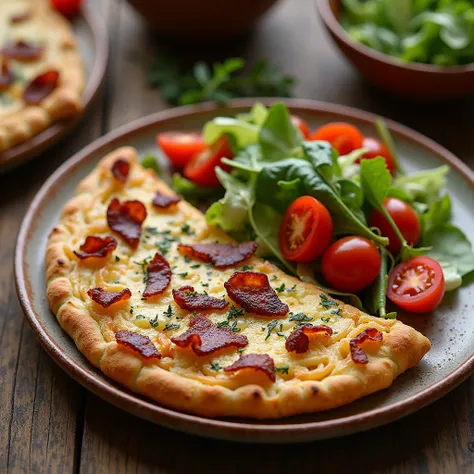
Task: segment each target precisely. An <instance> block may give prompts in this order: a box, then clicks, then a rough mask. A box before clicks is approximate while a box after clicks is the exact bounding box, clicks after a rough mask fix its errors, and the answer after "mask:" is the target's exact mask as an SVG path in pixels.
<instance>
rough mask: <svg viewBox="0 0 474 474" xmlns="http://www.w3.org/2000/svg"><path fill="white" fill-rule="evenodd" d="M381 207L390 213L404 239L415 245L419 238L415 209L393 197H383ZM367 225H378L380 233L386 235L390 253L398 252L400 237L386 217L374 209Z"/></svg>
mask: <svg viewBox="0 0 474 474" xmlns="http://www.w3.org/2000/svg"><path fill="white" fill-rule="evenodd" d="M383 207H384V208H385V209H386V210H387V212H388V213H389V214H390V217H391V218H392V219H393V222H395V224H396V225H397V227H398V230H399V231H400V232H401V234H402V235H403V237H405V240H406V241H407V242H408V243H409V244H410V245H416V244H417V243H418V241H419V240H420V233H421V227H420V220H419V219H418V216H417V214H416V212H415V210H414V209H413V208H412V207H411V206H410V205H409V204H407V203H406V202H404V201H402V200H401V199H397V198H394V197H388V198H385V200H384V202H383ZM369 225H370V226H371V227H378V228H379V229H380V232H381V233H382V235H383V236H384V237H388V240H389V244H388V246H387V249H388V250H389V251H390V252H391V253H393V254H394V255H396V254H398V253H399V252H400V249H401V247H402V244H401V242H400V239H399V238H398V237H397V235H396V234H395V231H394V230H393V229H392V226H391V225H390V224H389V223H388V221H387V219H385V217H384V216H383V215H382V214H381V213H380V212H379V211H377V210H376V209H374V210H373V211H372V213H371V214H370V216H369Z"/></svg>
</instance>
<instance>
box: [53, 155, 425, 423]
mask: <svg viewBox="0 0 474 474" xmlns="http://www.w3.org/2000/svg"><path fill="white" fill-rule="evenodd" d="M119 156H120V157H121V158H125V159H127V160H129V161H130V162H131V163H132V164H133V163H137V161H138V159H137V154H136V151H135V150H134V149H133V148H131V147H122V148H119V149H117V150H115V151H113V152H111V153H109V154H108V155H107V156H105V157H104V158H103V159H102V160H101V161H100V162H99V163H98V165H97V167H96V169H95V170H94V171H93V172H92V173H91V174H90V175H88V176H87V177H86V178H85V179H84V180H83V181H82V182H81V183H80V184H79V186H78V193H79V195H76V196H74V197H73V198H72V199H71V200H70V201H69V202H68V203H67V204H66V205H65V207H64V208H65V210H67V212H74V210H75V209H77V208H79V207H80V202H79V201H78V196H79V198H80V196H81V194H87V193H89V192H91V191H92V190H93V189H94V188H95V185H96V183H97V180H98V177H99V174H100V173H104V172H108V170H109V169H110V166H111V164H112V163H113V161H115V159H117V158H118V157H119ZM150 175H152V176H154V175H153V173H152V172H150ZM155 179H156V182H157V184H158V187H159V188H160V190H162V191H164V192H167V193H170V192H172V191H171V190H170V189H169V188H168V187H167V186H166V185H165V184H164V183H163V182H162V181H160V180H159V179H157V178H155ZM186 204H187V203H186ZM187 206H189V210H192V211H193V212H196V213H197V214H199V215H201V213H200V212H199V211H198V210H197V209H195V208H194V207H192V206H191V205H188V204H187ZM67 233H68V231H67V230H66V229H65V228H62V227H61V225H58V226H56V227H55V229H53V231H52V232H51V235H50V238H49V240H48V248H47V253H46V271H47V282H48V285H47V289H48V303H49V305H50V307H51V309H52V310H53V312H54V313H55V314H56V315H57V318H58V321H59V323H60V325H61V327H62V328H63V329H64V330H65V331H66V332H67V333H68V334H69V336H70V337H72V339H73V340H74V342H75V344H76V346H77V347H78V349H79V350H80V351H81V352H82V353H83V354H84V355H85V357H86V358H87V359H88V360H89V361H90V362H91V363H92V364H93V365H95V366H96V367H99V368H100V369H101V370H102V372H103V373H104V374H105V375H106V376H108V377H110V378H111V379H113V380H114V381H116V382H119V383H121V384H122V385H124V386H126V387H127V388H129V389H130V390H132V391H133V392H136V393H138V394H141V395H144V396H147V397H149V398H151V399H152V400H154V401H156V402H158V403H161V404H163V405H165V406H167V407H170V408H173V409H177V410H182V411H185V412H190V413H195V414H198V415H201V416H206V417H212V418H213V417H219V416H235V417H249V418H257V419H265V418H281V417H286V416H291V415H296V414H302V413H310V412H317V411H325V410H330V409H333V408H337V407H340V406H343V405H346V404H348V403H351V402H353V401H355V400H357V399H359V398H362V397H364V396H366V395H369V394H371V393H374V392H377V391H379V390H382V389H384V388H387V387H389V386H390V385H391V384H392V383H393V381H394V380H395V378H396V377H397V376H398V375H400V374H401V373H402V372H404V371H405V370H407V369H409V368H410V367H413V366H414V365H416V364H418V363H419V362H420V360H421V359H422V358H423V356H424V355H425V354H426V353H427V352H428V351H429V349H430V347H431V344H430V342H429V340H428V339H427V338H426V337H425V336H423V335H422V334H421V333H419V332H418V331H416V330H415V329H413V328H412V327H410V326H407V325H405V324H403V323H401V322H400V321H396V322H395V323H394V325H393V326H392V327H391V328H390V332H388V333H385V334H384V343H383V346H384V348H385V349H386V351H385V354H386V355H385V357H370V360H369V363H368V364H366V365H356V364H353V363H351V364H352V369H351V372H352V373H349V374H340V375H330V376H328V377H326V378H325V379H323V380H322V381H300V380H298V381H295V383H288V382H285V384H284V385H282V389H281V390H279V391H278V392H277V394H275V395H268V394H267V393H266V392H265V390H264V389H263V388H262V387H261V386H259V385H245V386H242V387H239V388H238V389H235V390H232V389H228V388H226V387H222V386H210V385H205V384H203V383H201V382H199V381H197V380H193V379H190V378H186V377H182V376H181V375H178V374H174V373H173V372H171V371H168V370H165V369H162V368H161V367H158V366H157V365H153V362H152V361H146V360H143V359H142V358H141V357H140V356H139V355H138V354H135V353H134V352H133V351H130V350H129V349H126V348H123V347H122V346H119V345H118V344H117V343H116V342H115V341H112V342H106V341H105V339H104V336H103V334H102V332H101V330H100V327H99V325H98V323H97V322H96V321H95V320H94V318H93V317H92V316H91V315H90V313H89V312H88V311H87V310H86V309H85V308H84V307H83V306H82V301H80V300H76V301H75V298H74V295H73V294H72V288H71V287H70V285H69V287H68V285H67V283H66V282H68V280H67V279H66V278H65V276H66V274H67V269H68V265H69V259H68V258H67V257H66V255H65V254H64V251H63V250H62V245H61V241H63V239H64V238H65V237H67V235H66V234H67ZM58 260H61V261H62V262H64V263H62V264H61V265H60V264H59V263H58ZM304 286H309V287H311V288H313V287H314V285H311V284H308V283H305V284H304Z"/></svg>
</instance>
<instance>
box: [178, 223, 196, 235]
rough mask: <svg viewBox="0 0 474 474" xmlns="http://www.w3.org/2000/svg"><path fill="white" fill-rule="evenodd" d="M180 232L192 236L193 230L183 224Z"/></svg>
mask: <svg viewBox="0 0 474 474" xmlns="http://www.w3.org/2000/svg"><path fill="white" fill-rule="evenodd" d="M181 232H183V233H185V234H187V235H193V234H194V230H193V229H192V228H191V227H190V225H189V224H184V225H183V227H181Z"/></svg>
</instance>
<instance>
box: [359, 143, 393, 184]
mask: <svg viewBox="0 0 474 474" xmlns="http://www.w3.org/2000/svg"><path fill="white" fill-rule="evenodd" d="M362 147H363V148H367V150H368V151H367V152H366V153H365V154H364V156H363V157H362V158H358V159H357V160H356V163H360V160H371V159H372V158H377V157H378V156H381V157H382V158H385V163H386V164H387V169H388V170H389V171H390V174H392V175H393V173H395V169H396V165H395V160H394V159H393V156H392V154H391V153H390V150H389V149H388V148H387V147H386V146H385V145H384V144H383V143H382V142H381V141H380V140H377V138H373V137H364V139H363V141H362Z"/></svg>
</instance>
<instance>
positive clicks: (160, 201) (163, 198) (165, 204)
mask: <svg viewBox="0 0 474 474" xmlns="http://www.w3.org/2000/svg"><path fill="white" fill-rule="evenodd" d="M179 201H181V198H180V197H179V196H170V195H169V194H163V193H160V191H156V193H155V197H154V198H153V201H152V202H151V203H152V204H153V205H154V206H155V207H159V208H160V209H168V208H169V207H171V206H172V205H173V204H177V203H178V202H179Z"/></svg>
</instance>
